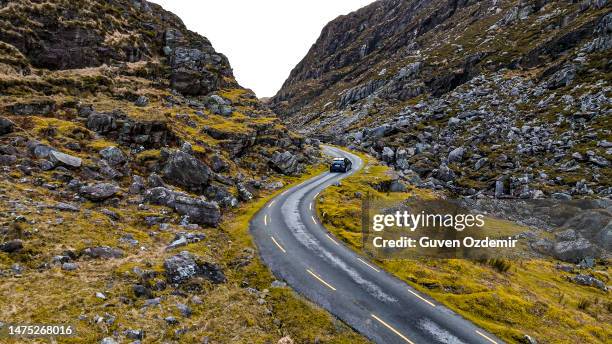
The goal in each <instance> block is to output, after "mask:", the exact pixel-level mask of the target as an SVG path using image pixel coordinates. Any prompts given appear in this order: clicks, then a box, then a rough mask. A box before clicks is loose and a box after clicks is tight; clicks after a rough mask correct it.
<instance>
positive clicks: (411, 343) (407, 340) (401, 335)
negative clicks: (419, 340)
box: [372, 314, 414, 344]
mask: <svg viewBox="0 0 612 344" xmlns="http://www.w3.org/2000/svg"><path fill="white" fill-rule="evenodd" d="M372 318H374V319H376V320H378V322H380V323H381V324H383V325H385V327H386V328H388V329H389V330H391V331H393V333H395V334H396V335H398V336H400V337H401V338H402V339H403V340H405V341H406V342H407V343H410V344H414V342H412V341H411V340H410V339H408V338H406V336H404V335H403V334H401V333H400V332H399V331H398V330H396V329H394V328H393V327H391V325H389V324H387V323H386V322H384V321H383V320H382V319H381V318H379V317H377V316H376V315H374V314H372Z"/></svg>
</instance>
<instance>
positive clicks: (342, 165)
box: [329, 158, 353, 172]
mask: <svg viewBox="0 0 612 344" xmlns="http://www.w3.org/2000/svg"><path fill="white" fill-rule="evenodd" d="M352 167H353V163H352V162H351V161H350V160H349V159H347V158H334V160H333V161H332V163H331V165H330V166H329V172H347V171H349V170H350V169H351V168H352Z"/></svg>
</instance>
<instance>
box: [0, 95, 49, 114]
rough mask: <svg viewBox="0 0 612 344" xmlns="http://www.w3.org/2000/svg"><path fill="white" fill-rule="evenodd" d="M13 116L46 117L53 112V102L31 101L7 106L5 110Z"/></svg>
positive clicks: (47, 100) (44, 100)
mask: <svg viewBox="0 0 612 344" xmlns="http://www.w3.org/2000/svg"><path fill="white" fill-rule="evenodd" d="M7 110H8V111H9V112H10V113H12V114H13V115H19V116H30V115H47V114H49V113H50V112H51V111H53V110H55V102H54V101H53V100H50V99H40V100H33V101H31V102H28V103H16V104H13V105H10V106H8V109H7Z"/></svg>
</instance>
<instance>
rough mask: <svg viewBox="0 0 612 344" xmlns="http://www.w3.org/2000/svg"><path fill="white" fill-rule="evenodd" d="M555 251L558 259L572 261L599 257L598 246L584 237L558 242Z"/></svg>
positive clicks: (576, 261)
mask: <svg viewBox="0 0 612 344" xmlns="http://www.w3.org/2000/svg"><path fill="white" fill-rule="evenodd" d="M553 252H554V255H555V257H556V258H557V259H559V260H563V261H566V262H571V263H578V262H579V261H581V260H582V259H584V258H596V257H599V250H598V249H597V247H596V246H594V245H593V244H592V243H591V242H590V241H588V240H586V239H584V238H579V239H577V240H571V241H561V242H557V243H556V244H555V246H554V248H553Z"/></svg>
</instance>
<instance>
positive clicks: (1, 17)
mask: <svg viewBox="0 0 612 344" xmlns="http://www.w3.org/2000/svg"><path fill="white" fill-rule="evenodd" d="M0 23H2V24H1V25H2V30H0V41H2V42H3V43H4V45H3V49H5V50H7V52H12V53H13V54H17V55H19V54H22V55H23V56H22V57H23V58H24V59H26V60H27V61H25V60H23V59H20V58H19V56H16V57H17V59H19V60H21V62H22V63H23V65H17V66H16V67H17V68H18V69H17V70H18V71H19V72H21V73H23V74H28V73H29V68H28V67H30V66H31V67H34V68H44V69H49V70H62V69H75V68H85V67H98V66H100V65H102V64H113V63H120V62H138V61H145V60H152V59H155V58H167V59H168V60H169V62H170V65H171V67H172V75H171V79H172V82H173V86H174V87H175V88H177V89H178V90H180V91H182V92H188V93H190V94H206V93H208V92H211V91H214V90H215V89H218V88H220V87H224V86H231V85H234V86H236V83H235V81H234V80H233V76H232V70H231V68H230V65H229V62H228V61H227V58H226V57H225V56H223V55H222V54H219V53H217V52H216V51H215V50H214V48H213V47H212V46H211V44H210V42H209V41H208V40H207V39H206V38H205V37H202V36H200V35H198V34H196V33H194V32H191V31H189V30H187V29H186V28H185V25H183V23H182V21H181V20H180V19H179V18H178V17H176V16H175V15H174V14H172V13H170V12H167V11H164V10H163V9H162V8H161V7H160V6H158V5H156V4H152V3H149V2H146V1H139V0H134V1H121V0H114V1H54V2H42V1H40V2H35V1H9V2H6V3H5V4H3V7H2V11H0ZM7 62H8V61H7ZM224 78H225V79H224Z"/></svg>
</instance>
